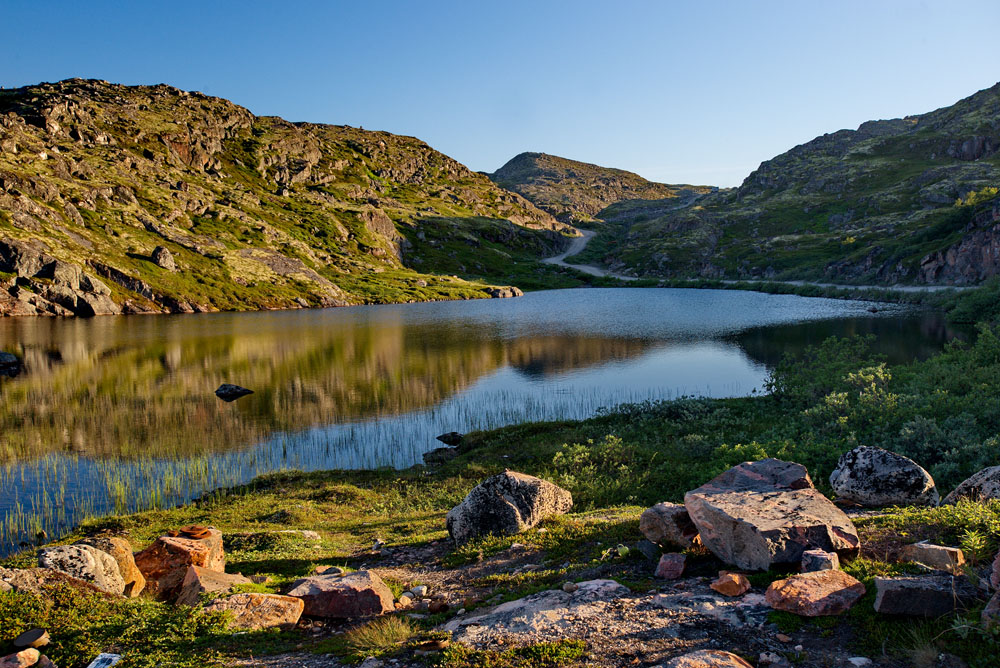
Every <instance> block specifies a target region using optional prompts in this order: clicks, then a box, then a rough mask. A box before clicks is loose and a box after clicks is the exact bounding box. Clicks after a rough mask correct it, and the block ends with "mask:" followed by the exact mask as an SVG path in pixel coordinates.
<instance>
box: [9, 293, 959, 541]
mask: <svg viewBox="0 0 1000 668" xmlns="http://www.w3.org/2000/svg"><path fill="white" fill-rule="evenodd" d="M868 307H869V305H868V304H864V303H860V302H844V301H835V300H825V299H804V298H800V297H795V296H790V295H762V294H757V293H747V292H735V291H698V290H669V289H664V290H651V289H645V290H643V289H617V290H573V291H550V292H544V293H533V294H530V295H528V296H526V297H524V298H521V299H516V300H502V301H497V300H494V301H479V302H458V303H455V302H446V303H436V304H415V305H407V306H379V307H359V308H351V309H332V310H327V311H296V312H273V313H243V314H204V315H191V316H169V317H168V316H156V317H151V316H150V317H142V316H139V317H121V318H95V319H92V320H58V319H55V320H50V319H6V320H2V321H0V349H2V350H6V351H10V352H15V353H17V354H18V355H19V356H20V357H22V358H23V359H24V362H25V365H24V372H23V373H22V374H21V375H19V376H18V377H16V378H0V463H2V465H3V466H2V468H0V518H5V524H4V525H2V526H0V550H2V549H3V543H4V542H8V543H9V542H10V541H15V542H16V540H17V539H18V538H17V537H18V536H19V535H21V534H23V533H24V532H26V531H28V530H33V527H28V524H30V523H31V521H32V520H31V519H30V518H31V516H32V515H31V514H32V513H33V512H34V513H41V515H42V517H43V519H41V520H39V521H40V522H41V524H42V525H44V526H45V527H46V528H47V529H49V531H50V533H52V532H53V531H56V530H58V529H59V527H61V526H65V525H67V524H72V523H73V522H74V521H75V518H76V517H78V516H79V515H80V514H81V513H84V512H106V511H107V510H109V509H118V510H126V509H130V508H137V507H146V506H149V505H157V504H168V503H173V502H177V501H182V500H185V499H187V498H190V497H191V496H192V495H195V494H197V493H199V492H201V491H203V490H205V489H210V488H213V487H216V486H219V485H225V484H235V483H237V482H240V481H243V480H246V479H248V478H250V477H253V476H254V475H256V474H258V473H261V472H266V471H272V470H276V469H280V468H305V469H316V468H370V467H376V466H384V465H389V466H397V467H401V466H409V465H411V464H413V463H416V462H418V461H420V457H421V455H422V453H424V452H426V451H427V450H429V449H431V448H433V447H435V446H436V445H438V444H437V443H436V441H435V440H434V436H435V435H436V434H438V433H441V432H442V431H452V430H457V431H468V430H471V429H485V428H491V427H496V426H500V425H504V424H511V423H514V422H519V421H523V420H541V419H565V418H582V417H586V416H589V415H592V414H593V413H594V411H595V410H597V409H598V408H600V407H602V406H611V405H614V404H617V403H622V402H626V401H641V400H644V399H657V398H664V397H674V396H679V395H685V394H701V395H707V396H740V395H745V394H749V393H750V392H751V391H753V390H754V389H761V387H762V384H763V382H764V380H765V379H766V376H767V370H768V367H770V366H773V364H774V363H775V362H776V361H777V360H778V359H780V357H781V356H782V355H783V354H784V353H786V352H794V351H797V350H800V349H801V348H802V347H804V346H806V345H809V344H815V343H818V342H820V341H821V340H823V339H825V338H827V337H828V336H831V335H848V334H853V333H871V334H874V335H875V336H876V338H877V342H878V346H879V347H880V349H882V350H883V351H884V352H885V353H886V354H887V355H888V356H889V357H890V359H891V361H905V360H908V359H913V358H919V357H925V356H927V355H928V354H930V353H931V352H933V351H934V350H937V349H939V348H940V346H941V345H942V344H943V343H944V342H945V341H946V340H948V339H950V338H952V337H954V336H956V335H957V334H960V332H955V331H953V330H952V329H951V328H949V327H947V326H945V325H944V324H943V322H942V321H941V319H940V318H939V317H938V316H935V315H933V314H927V313H915V312H913V311H912V310H908V309H904V308H892V309H890V310H887V311H882V312H879V313H876V314H872V313H869V312H868ZM223 382H234V383H238V384H240V385H243V386H245V387H249V388H251V389H253V390H254V391H255V394H253V395H250V396H248V397H245V398H243V399H240V400H239V401H237V402H235V403H233V404H227V403H224V402H221V401H219V400H218V399H217V398H216V397H215V396H214V394H213V391H214V390H215V388H216V387H217V386H218V385H219V384H221V383H223ZM12 518H13V519H12Z"/></svg>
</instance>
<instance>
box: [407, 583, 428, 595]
mask: <svg viewBox="0 0 1000 668" xmlns="http://www.w3.org/2000/svg"><path fill="white" fill-rule="evenodd" d="M410 593H411V594H413V595H414V596H415V597H416V598H423V597H424V596H427V585H417V586H416V587H412V588H411V589H410Z"/></svg>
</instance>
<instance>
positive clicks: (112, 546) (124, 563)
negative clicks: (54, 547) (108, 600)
mask: <svg viewBox="0 0 1000 668" xmlns="http://www.w3.org/2000/svg"><path fill="white" fill-rule="evenodd" d="M76 544H77V545H89V546H91V547H94V548H97V549H98V550H100V551H102V552H106V553H108V554H110V555H111V557H112V558H113V559H114V560H115V562H116V563H117V564H118V571H119V572H120V573H121V576H122V580H123V581H124V582H125V591H124V594H125V595H126V596H129V597H133V598H134V597H136V596H138V595H139V594H140V593H141V592H142V590H143V589H145V587H146V578H145V577H143V575H142V572H141V571H139V567H138V566H136V565H135V557H134V556H133V554H132V545H131V544H129V542H128V541H127V540H125V539H124V538H118V537H116V536H92V537H90V538H84V539H83V540H80V541H77V543H76Z"/></svg>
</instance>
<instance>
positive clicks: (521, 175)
mask: <svg viewBox="0 0 1000 668" xmlns="http://www.w3.org/2000/svg"><path fill="white" fill-rule="evenodd" d="M490 178H491V179H493V181H494V182H495V183H497V184H499V185H501V186H503V187H504V188H507V189H508V190H513V191H514V192H516V193H520V194H521V195H523V196H524V197H526V198H527V199H529V200H531V201H532V202H534V203H535V204H536V205H537V206H539V207H540V208H542V209H544V210H545V211H548V212H549V213H551V214H552V215H553V216H555V217H556V218H557V219H558V220H561V221H564V222H569V223H577V222H589V221H593V220H594V219H595V218H600V217H601V216H600V213H601V211H602V210H603V209H605V208H606V207H608V206H610V205H611V204H614V203H616V202H621V201H623V200H662V199H672V198H675V197H679V196H683V195H685V194H688V193H691V192H707V191H708V190H709V189H707V188H704V187H702V186H688V185H668V184H666V183H654V182H652V181H647V180H646V179H644V178H642V177H641V176H639V175H638V174H633V173H632V172H626V171H625V170H623V169H612V168H610V167H600V166H598V165H592V164H589V163H586V162H578V161H576V160H570V159H568V158H560V157H559V156H555V155H548V154H547V153H521V154H520V155H517V156H514V157H513V158H511V159H510V161H508V162H507V164H505V165H504V166H503V167H501V168H500V169H498V170H497V171H495V172H494V173H492V174H490Z"/></svg>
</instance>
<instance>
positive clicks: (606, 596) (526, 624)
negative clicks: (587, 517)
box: [444, 580, 631, 645]
mask: <svg viewBox="0 0 1000 668" xmlns="http://www.w3.org/2000/svg"><path fill="white" fill-rule="evenodd" d="M630 593H631V592H629V589H628V587H625V586H623V585H620V584H618V583H617V582H615V581H614V580H589V581H586V582H580V583H578V587H577V589H576V590H574V591H573V592H572V593H568V592H565V591H563V590H561V589H551V590H549V591H543V592H539V593H537V594H532V595H530V596H525V597H524V598H519V599H517V600H516V601H509V602H507V603H503V604H501V605H498V606H497V607H495V608H493V609H492V610H491V611H489V612H487V613H485V614H477V615H474V616H471V617H464V618H456V619H453V620H451V621H450V622H448V623H447V624H445V625H444V630H445V631H450V632H451V633H452V634H453V635H452V637H453V639H454V640H456V641H458V642H461V643H464V644H468V645H480V644H483V643H485V642H486V641H487V640H488V639H490V638H497V637H509V638H511V639H517V638H520V639H532V638H536V637H537V636H538V635H539V634H545V633H547V632H555V633H560V632H562V631H564V630H566V629H568V628H570V627H573V626H575V625H577V624H578V623H579V622H580V621H581V620H588V619H590V620H593V619H599V618H600V616H601V615H602V614H603V611H604V609H605V607H604V605H603V603H605V602H607V601H610V600H613V599H617V598H621V597H623V596H628V595H629V594H630Z"/></svg>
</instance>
